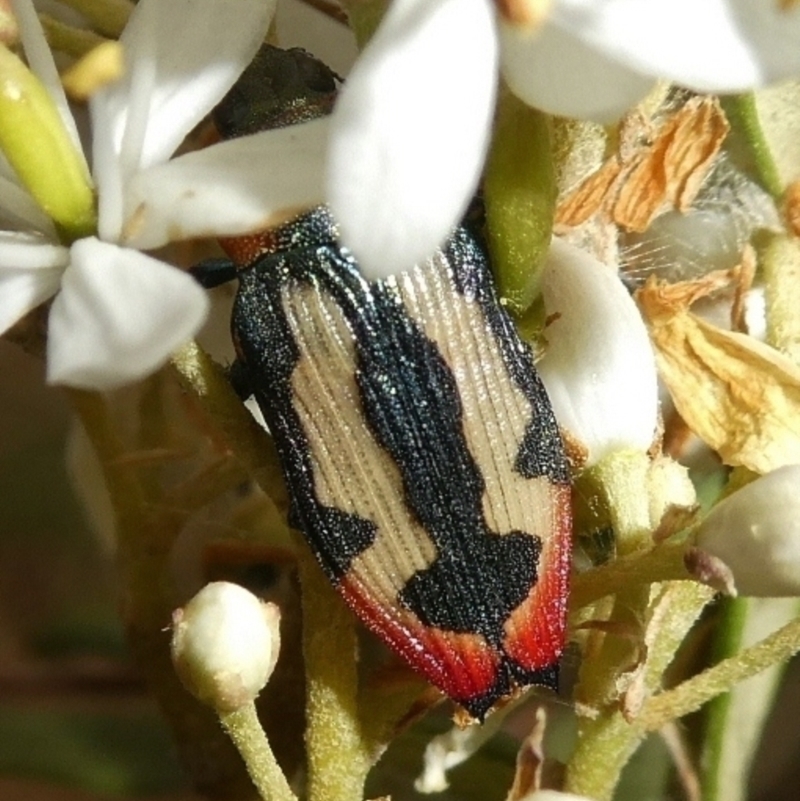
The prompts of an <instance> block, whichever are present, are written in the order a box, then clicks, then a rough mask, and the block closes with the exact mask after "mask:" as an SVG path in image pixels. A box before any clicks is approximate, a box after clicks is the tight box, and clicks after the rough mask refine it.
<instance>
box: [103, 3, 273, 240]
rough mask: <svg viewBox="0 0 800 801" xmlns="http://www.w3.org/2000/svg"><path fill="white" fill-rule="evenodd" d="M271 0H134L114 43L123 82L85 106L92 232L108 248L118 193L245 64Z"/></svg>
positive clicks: (166, 151) (167, 151)
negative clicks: (95, 226)
mask: <svg viewBox="0 0 800 801" xmlns="http://www.w3.org/2000/svg"><path fill="white" fill-rule="evenodd" d="M274 10H275V0H170V2H168V3H165V2H160V0H142V2H140V3H139V4H138V5H137V6H136V9H135V10H134V12H133V14H132V15H131V19H130V22H129V23H128V25H127V26H126V28H125V31H124V33H123V35H122V37H121V39H120V41H121V42H122V43H123V45H124V46H125V47H126V66H127V72H126V74H125V76H124V77H123V78H122V79H121V80H120V81H119V82H117V83H116V84H114V85H113V86H110V87H108V88H107V89H105V90H103V91H101V92H98V93H97V94H96V95H95V96H94V97H93V98H92V100H91V111H92V121H93V133H94V150H93V152H94V159H95V164H94V166H95V180H96V182H97V185H98V188H99V193H100V233H101V236H102V237H103V238H104V239H108V240H110V241H116V239H117V236H118V234H119V226H120V224H121V194H120V192H121V187H122V185H123V184H124V182H125V180H126V179H127V177H128V176H130V175H131V174H133V173H134V172H136V171H137V170H138V169H141V168H144V167H148V166H150V165H152V164H157V163H158V162H161V161H165V160H166V159H167V158H169V157H170V156H171V155H172V153H173V152H174V151H175V149H176V148H177V147H178V145H179V144H180V143H181V142H182V141H183V138H184V137H185V136H186V134H187V133H188V132H189V131H190V130H191V129H192V128H193V127H194V126H195V125H196V124H197V123H198V122H199V121H200V120H201V119H202V118H203V117H204V116H205V115H206V114H207V113H208V112H209V111H210V110H211V109H212V108H213V106H214V105H215V104H216V103H217V102H219V100H220V99H221V98H222V97H223V95H224V94H225V92H227V91H228V89H229V88H230V87H231V86H232V85H233V83H234V81H235V80H236V79H237V78H238V77H239V75H240V74H241V72H242V70H244V68H245V67H246V66H247V64H248V63H249V62H250V61H251V59H252V57H253V56H254V55H255V52H256V50H257V49H258V47H259V45H260V44H261V43H262V42H263V41H264V36H265V34H266V31H267V27H268V26H269V22H270V20H271V19H272V15H273V13H274Z"/></svg>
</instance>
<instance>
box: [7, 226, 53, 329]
mask: <svg viewBox="0 0 800 801" xmlns="http://www.w3.org/2000/svg"><path fill="white" fill-rule="evenodd" d="M68 258H69V251H68V250H67V249H66V248H64V247H61V246H60V245H52V244H50V243H49V242H48V241H47V240H45V239H44V238H42V237H40V236H37V235H35V234H28V233H16V232H10V231H0V334H2V333H4V332H5V331H7V330H8V329H9V328H10V327H11V326H12V325H14V323H16V322H17V321H18V320H19V319H20V318H22V317H24V316H25V315H26V314H27V313H28V312H29V311H32V310H33V309H35V308H36V307H37V306H38V305H39V304H40V303H44V301H46V300H47V299H48V298H51V297H52V296H53V295H55V293H56V292H58V287H59V284H60V283H61V274H62V273H63V272H64V267H66V265H67V261H68Z"/></svg>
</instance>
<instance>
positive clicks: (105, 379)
mask: <svg viewBox="0 0 800 801" xmlns="http://www.w3.org/2000/svg"><path fill="white" fill-rule="evenodd" d="M71 256H72V261H71V263H70V266H69V267H68V268H67V271H66V272H65V273H64V278H63V280H62V285H61V292H60V293H59V294H58V296H57V297H56V300H55V301H54V303H53V307H52V309H51V311H50V322H49V336H48V353H47V380H48V382H49V383H51V384H67V385H69V386H74V387H83V388H86V389H100V390H104V389H111V388H113V387H116V386H120V385H121V384H125V383H129V382H131V381H135V380H137V379H139V378H142V377H144V376H146V375H148V374H149V373H151V372H153V371H154V370H156V369H157V368H158V367H160V366H161V365H162V364H164V362H165V361H166V360H167V358H168V357H169V355H170V353H172V351H174V350H175V349H176V348H177V347H179V346H180V345H181V344H183V343H184V342H186V341H187V340H188V339H190V338H191V337H192V336H193V335H194V334H195V333H196V332H197V330H198V329H199V328H200V326H201V325H202V324H203V321H204V319H205V316H206V312H207V309H208V299H207V297H206V294H205V292H204V291H203V290H202V289H201V288H200V287H199V286H198V285H197V283H196V282H195V281H194V280H193V279H192V278H191V276H189V275H188V274H187V273H184V272H181V271H180V270H177V269H175V268H173V267H170V266H168V265H166V264H164V263H163V262H160V261H158V260H156V259H153V258H150V257H149V256H145V255H144V254H142V253H138V252H136V251H133V250H126V249H124V248H119V247H117V246H115V245H109V244H107V243H105V242H100V241H99V240H97V239H82V240H79V241H78V242H76V243H75V244H74V245H73V246H72V248H71Z"/></svg>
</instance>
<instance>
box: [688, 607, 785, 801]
mask: <svg viewBox="0 0 800 801" xmlns="http://www.w3.org/2000/svg"><path fill="white" fill-rule="evenodd" d="M798 612H800V607H799V606H798V601H797V599H795V598H736V599H729V600H727V601H726V602H725V608H724V612H723V615H724V616H723V620H722V623H721V626H720V628H719V631H718V636H717V646H716V648H715V660H714V661H718V660H720V659H723V658H728V657H733V656H734V655H735V654H737V653H739V652H740V651H741V650H742V648H743V647H745V646H747V645H750V644H752V643H753V642H755V640H756V639H757V638H758V637H759V636H762V635H763V633H764V631H765V630H766V631H769V630H774V629H775V628H777V627H778V626H779V625H781V624H782V623H786V622H788V621H789V620H791V619H793V618H794V617H795V616H796V615H797V614H798ZM785 668H786V665H785V664H781V665H773V666H772V667H771V668H768V669H767V670H765V671H764V672H763V673H761V674H759V675H758V676H753V677H751V678H750V679H747V680H746V681H745V682H744V683H742V684H738V685H736V686H735V687H733V688H731V690H730V692H728V693H723V694H721V695H718V696H717V697H716V698H714V699H713V700H712V701H711V703H710V704H709V705H708V709H707V717H706V726H705V729H706V734H705V737H704V741H703V755H702V759H701V761H700V762H701V765H702V768H703V772H702V777H701V778H702V792H703V801H744V800H745V798H746V796H747V777H748V775H749V773H750V768H751V766H752V763H753V758H754V757H755V751H756V748H757V747H758V743H759V740H760V737H761V732H762V730H763V727H764V723H765V721H766V718H767V716H768V715H769V711H770V709H771V707H772V703H773V700H774V697H775V693H776V692H777V689H778V686H779V683H780V680H781V678H782V677H783V673H784V670H785Z"/></svg>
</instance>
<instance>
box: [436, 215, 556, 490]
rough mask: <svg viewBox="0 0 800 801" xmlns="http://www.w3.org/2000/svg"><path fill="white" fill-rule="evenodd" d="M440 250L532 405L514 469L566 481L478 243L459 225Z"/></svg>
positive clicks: (525, 350)
mask: <svg viewBox="0 0 800 801" xmlns="http://www.w3.org/2000/svg"><path fill="white" fill-rule="evenodd" d="M443 250H444V253H445V255H446V257H447V260H448V262H449V263H450V264H452V265H455V269H454V271H453V277H454V279H455V282H456V286H457V288H458V291H459V292H461V294H462V295H464V296H465V297H467V298H474V299H475V300H477V301H478V303H479V304H480V306H481V310H482V312H483V316H484V318H485V319H486V321H487V323H488V325H489V327H490V328H491V330H492V333H493V334H494V336H495V339H496V341H497V343H498V344H499V346H500V351H501V353H502V356H503V361H504V363H505V365H506V368H507V370H508V372H509V375H510V376H511V378H512V380H513V381H514V383H515V384H516V385H517V387H519V389H520V391H521V392H522V394H523V395H524V396H525V398H526V399H527V401H528V403H529V404H530V406H531V410H532V415H531V420H530V422H529V423H528V427H527V429H526V431H525V437H524V439H523V440H522V442H521V443H520V446H519V451H518V453H517V459H516V463H515V465H514V469H515V470H516V471H517V472H518V473H520V474H521V475H522V476H524V477H525V478H537V477H539V476H545V477H547V478H549V479H550V480H551V481H553V482H554V483H556V484H569V483H570V481H571V479H570V473H569V464H568V462H567V458H566V456H565V454H564V446H563V444H562V442H561V435H560V434H559V431H558V423H557V422H556V419H555V415H554V414H553V409H552V407H551V406H550V401H549V399H548V397H547V390H546V389H545V388H544V384H543V383H542V380H541V378H539V374H538V373H537V372H536V370H535V369H534V367H533V354H532V352H531V349H530V347H529V346H528V345H527V344H526V343H524V342H523V341H522V340H521V339H520V338H519V335H518V334H517V331H516V328H515V326H514V321H513V320H512V319H511V318H510V317H509V316H508V314H507V313H506V312H505V311H504V310H503V309H502V307H501V306H500V304H499V303H498V301H497V295H496V293H495V290H494V284H493V282H492V280H491V278H490V277H488V271H489V267H488V262H487V259H486V256H485V254H484V252H483V250H482V248H481V247H480V245H479V244H478V243H477V241H476V240H475V238H474V237H472V236H471V235H470V234H469V233H467V232H466V231H465V230H464V229H463V228H460V229H457V230H456V231H455V232H454V233H453V236H452V237H451V239H450V240H449V241H448V242H447V244H446V245H445V246H444V248H443Z"/></svg>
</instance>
